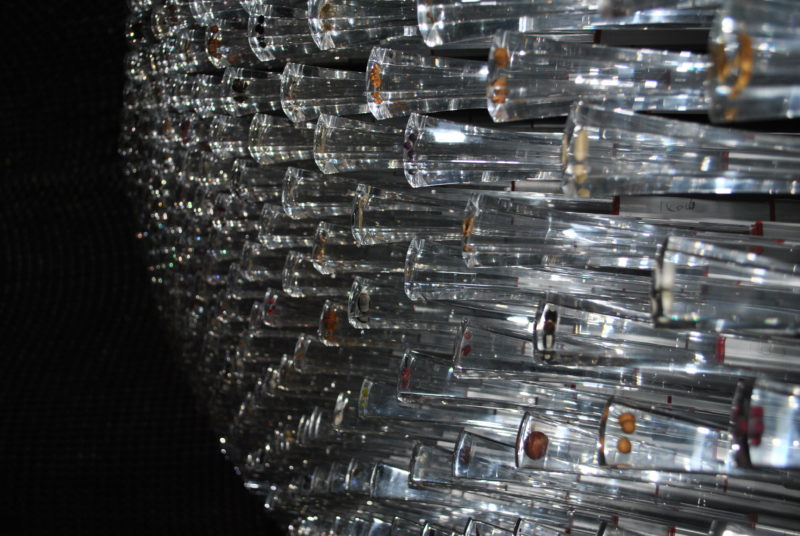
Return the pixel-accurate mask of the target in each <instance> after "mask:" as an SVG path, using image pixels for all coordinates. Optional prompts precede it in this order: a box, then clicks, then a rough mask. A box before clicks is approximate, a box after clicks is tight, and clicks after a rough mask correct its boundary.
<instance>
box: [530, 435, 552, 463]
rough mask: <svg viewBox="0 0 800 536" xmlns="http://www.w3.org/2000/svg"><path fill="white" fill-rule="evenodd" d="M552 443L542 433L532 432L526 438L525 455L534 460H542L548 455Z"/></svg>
mask: <svg viewBox="0 0 800 536" xmlns="http://www.w3.org/2000/svg"><path fill="white" fill-rule="evenodd" d="M549 442H550V440H549V439H547V436H546V435H545V434H543V433H542V432H532V433H530V434H528V437H526V438H525V455H526V456H527V457H528V458H530V459H532V460H540V459H542V458H544V455H545V454H546V453H547V444H548V443H549Z"/></svg>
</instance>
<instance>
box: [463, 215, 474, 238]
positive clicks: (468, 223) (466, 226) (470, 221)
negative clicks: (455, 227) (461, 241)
mask: <svg viewBox="0 0 800 536" xmlns="http://www.w3.org/2000/svg"><path fill="white" fill-rule="evenodd" d="M474 226H475V217H474V216H470V217H469V218H464V221H463V222H462V223H461V234H463V235H464V236H465V237H468V236H469V235H471V234H472V228H473V227H474Z"/></svg>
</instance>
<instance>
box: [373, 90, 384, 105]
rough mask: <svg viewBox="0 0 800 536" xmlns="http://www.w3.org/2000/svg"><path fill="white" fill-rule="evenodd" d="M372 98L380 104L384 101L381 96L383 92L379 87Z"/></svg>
mask: <svg viewBox="0 0 800 536" xmlns="http://www.w3.org/2000/svg"><path fill="white" fill-rule="evenodd" d="M372 100H373V101H374V102H375V104H380V103H382V102H383V99H382V98H381V92H380V91H378V90H377V89H376V90H375V91H373V92H372Z"/></svg>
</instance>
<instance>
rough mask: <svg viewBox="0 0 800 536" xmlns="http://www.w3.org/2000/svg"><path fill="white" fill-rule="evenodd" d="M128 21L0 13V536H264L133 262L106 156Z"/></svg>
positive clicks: (129, 228)
mask: <svg viewBox="0 0 800 536" xmlns="http://www.w3.org/2000/svg"><path fill="white" fill-rule="evenodd" d="M126 9H127V8H126V6H125V4H124V2H123V1H121V0H94V1H86V2H82V1H66V0H42V1H38V2H34V1H30V2H28V1H22V0H12V1H10V2H8V3H4V5H3V11H4V16H3V23H2V24H3V26H4V31H3V32H2V34H0V35H2V38H0V39H1V40H2V41H0V42H2V45H0V47H1V48H0V50H2V54H1V55H0V58H2V69H3V75H2V78H1V79H0V80H2V81H1V82H0V87H2V90H0V91H2V98H0V106H2V112H1V113H0V118H1V119H0V120H2V126H3V128H2V133H1V134H0V136H1V138H0V163H1V164H0V169H2V176H1V177H0V326H1V327H0V341H2V342H0V366H1V367H2V368H0V486H2V488H1V489H2V496H0V534H37V533H55V534H73V533H77V532H80V533H82V534H93V533H101V532H102V533H104V534H167V533H171V534H220V535H225V534H268V533H270V532H273V531H275V526H274V525H272V524H271V523H270V522H269V520H268V519H266V517H265V516H264V513H263V510H262V508H261V504H260V501H259V500H257V499H256V498H255V497H253V496H251V495H250V494H248V493H247V492H246V491H245V490H244V489H243V487H242V485H241V482H240V481H239V480H238V478H237V477H236V475H235V474H234V473H233V469H232V467H231V466H230V465H229V464H227V463H226V462H225V460H224V459H223V458H222V456H221V455H219V454H218V450H217V443H216V439H215V437H214V436H213V435H212V433H211V432H210V430H209V428H208V423H207V422H206V420H205V418H204V416H203V415H201V414H199V413H197V412H196V411H195V402H194V401H193V399H192V396H191V393H190V391H189V388H188V385H187V384H186V381H185V379H184V378H183V376H182V375H181V373H180V372H179V371H178V369H177V367H176V365H175V361H174V358H173V357H172V356H171V355H170V349H169V348H168V346H167V344H166V342H165V337H164V334H163V331H162V330H161V328H160V327H159V323H158V321H157V319H156V315H155V311H154V308H153V301H152V296H151V295H150V292H151V289H150V287H149V286H148V285H147V282H146V279H145V272H144V269H143V264H142V261H141V260H140V257H139V254H138V251H139V250H138V246H137V244H136V241H135V239H134V234H135V230H134V225H133V216H132V214H131V212H130V209H129V207H128V204H127V201H126V198H125V196H124V191H123V185H122V180H121V177H120V173H119V170H118V161H117V156H116V142H117V133H118V131H119V115H120V108H121V91H122V83H123V54H124V52H125V48H126V43H125V41H124V38H123V30H124V17H125V13H126Z"/></svg>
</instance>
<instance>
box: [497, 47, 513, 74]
mask: <svg viewBox="0 0 800 536" xmlns="http://www.w3.org/2000/svg"><path fill="white" fill-rule="evenodd" d="M510 59H511V58H510V56H509V55H508V49H507V48H505V47H502V48H496V49H495V51H494V64H495V65H496V66H497V67H499V68H500V69H505V68H506V67H508V63H509V61H510Z"/></svg>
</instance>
